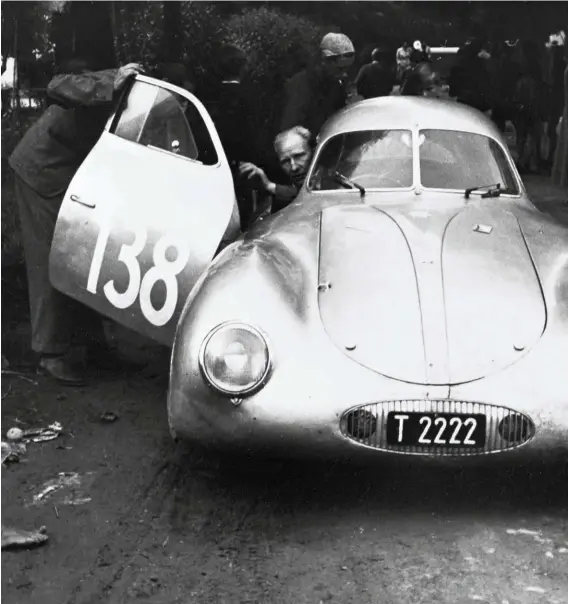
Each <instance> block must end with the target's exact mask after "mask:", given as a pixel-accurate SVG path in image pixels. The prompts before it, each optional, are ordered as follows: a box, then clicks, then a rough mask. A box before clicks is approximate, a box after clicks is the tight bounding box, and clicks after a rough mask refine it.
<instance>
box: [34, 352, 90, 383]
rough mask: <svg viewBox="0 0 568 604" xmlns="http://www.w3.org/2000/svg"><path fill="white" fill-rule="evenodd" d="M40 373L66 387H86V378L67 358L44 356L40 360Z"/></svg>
mask: <svg viewBox="0 0 568 604" xmlns="http://www.w3.org/2000/svg"><path fill="white" fill-rule="evenodd" d="M37 371H38V373H39V374H41V375H47V376H49V377H52V378H53V379H54V380H56V381H58V382H59V383H60V384H64V385H65V386H84V385H85V378H84V377H83V375H81V374H80V373H79V372H78V371H77V370H76V369H74V368H73V366H72V365H71V364H70V363H69V361H68V360H67V359H66V358H65V356H63V355H62V356H43V357H41V359H40V360H39V365H38V370H37Z"/></svg>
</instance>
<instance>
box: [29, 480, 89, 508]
mask: <svg viewBox="0 0 568 604" xmlns="http://www.w3.org/2000/svg"><path fill="white" fill-rule="evenodd" d="M93 480H94V474H93V473H92V472H87V473H86V474H85V475H84V476H80V475H79V474H78V473H77V472H60V473H59V475H58V476H57V478H53V479H51V480H48V481H47V482H45V483H44V484H43V485H42V487H41V489H40V492H39V493H37V495H34V497H33V500H32V504H31V505H42V504H43V503H45V502H46V501H47V500H48V499H50V500H53V499H56V502H57V503H58V504H60V505H83V504H85V503H88V502H89V501H91V497H87V496H86V495H85V491H86V489H87V488H88V487H89V486H90V485H91V484H92V482H93ZM54 503H55V502H54Z"/></svg>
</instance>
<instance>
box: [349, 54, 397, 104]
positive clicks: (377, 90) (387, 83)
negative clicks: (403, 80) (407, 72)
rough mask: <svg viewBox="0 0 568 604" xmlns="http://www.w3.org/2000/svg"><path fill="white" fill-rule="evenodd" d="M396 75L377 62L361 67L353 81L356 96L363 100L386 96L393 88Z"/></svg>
mask: <svg viewBox="0 0 568 604" xmlns="http://www.w3.org/2000/svg"><path fill="white" fill-rule="evenodd" d="M395 79H396V74H395V73H393V71H391V70H389V69H387V68H386V67H384V66H383V65H381V64H380V63H379V62H373V63H368V64H367V65H363V67H361V71H360V72H359V75H358V76H357V79H356V80H355V84H356V85H357V94H359V95H361V96H362V97H363V98H364V99H372V98H374V97H377V96H388V95H389V94H390V93H391V92H392V89H393V87H394V84H395Z"/></svg>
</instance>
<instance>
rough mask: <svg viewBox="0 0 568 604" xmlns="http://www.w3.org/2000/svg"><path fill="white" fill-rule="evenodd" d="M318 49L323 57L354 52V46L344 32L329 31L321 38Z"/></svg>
mask: <svg viewBox="0 0 568 604" xmlns="http://www.w3.org/2000/svg"><path fill="white" fill-rule="evenodd" d="M320 50H321V52H322V54H323V56H324V57H334V56H336V55H343V54H346V53H348V52H349V53H351V52H355V47H354V46H353V42H351V40H350V39H349V38H348V37H347V36H346V35H345V34H334V33H330V34H326V35H325V36H324V37H323V38H322V41H321V43H320Z"/></svg>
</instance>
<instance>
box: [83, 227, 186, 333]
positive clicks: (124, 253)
mask: <svg viewBox="0 0 568 604" xmlns="http://www.w3.org/2000/svg"><path fill="white" fill-rule="evenodd" d="M130 230H131V231H132V232H133V234H134V241H133V242H132V243H130V244H127V243H125V244H122V246H121V248H120V252H119V253H118V261H119V262H122V264H124V265H125V266H126V268H127V270H128V287H127V288H126V291H124V292H122V293H121V292H119V291H117V289H116V287H115V284H114V280H110V281H108V282H107V283H106V284H105V285H104V287H103V291H104V293H105V295H106V297H107V299H108V301H109V302H110V303H111V304H112V305H113V306H115V307H116V308H119V309H121V310H123V309H125V308H129V307H130V306H132V305H133V304H134V302H136V298H138V297H140V308H141V310H142V313H143V315H144V316H145V317H146V319H147V320H148V321H149V322H150V323H152V325H155V326H157V327H161V326H163V325H165V324H166V323H167V322H168V321H169V320H170V319H171V318H172V316H173V314H174V312H175V309H176V306H177V303H178V293H179V292H178V290H179V288H178V281H177V275H178V274H179V273H180V272H181V271H182V270H183V268H184V267H185V265H186V264H187V261H188V259H189V255H190V249H189V246H188V244H187V243H185V242H179V241H174V240H173V238H172V237H170V236H169V235H164V236H163V237H161V238H160V239H159V240H158V241H157V243H156V246H155V247H154V252H153V260H154V266H153V267H152V268H150V269H149V270H148V272H147V273H146V274H145V275H144V278H143V279H142V274H141V270H140V262H139V261H138V256H139V255H140V254H141V253H142V251H143V249H144V247H145V245H146V242H147V240H148V237H147V234H146V230H145V229H144V227H141V226H137V227H134V228H132V227H130ZM109 238H110V227H109V225H107V224H103V225H102V226H101V228H100V231H99V235H98V238H97V243H96V245H95V249H94V252H93V260H92V262H91V268H90V269H89V277H88V279H87V291H89V292H91V293H92V294H96V293H97V287H98V282H99V277H100V273H101V267H102V263H103V259H104V255H105V250H106V246H107V243H108V240H109ZM170 248H171V249H172V251H173V253H174V254H175V259H174V260H169V259H168V257H167V255H166V253H167V251H168V249H170ZM158 281H162V282H163V283H164V285H165V286H166V298H165V300H164V303H163V305H162V307H161V308H158V309H157V308H154V306H153V305H152V297H151V294H152V289H153V288H154V286H155V285H156V283H157V282H158Z"/></svg>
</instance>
